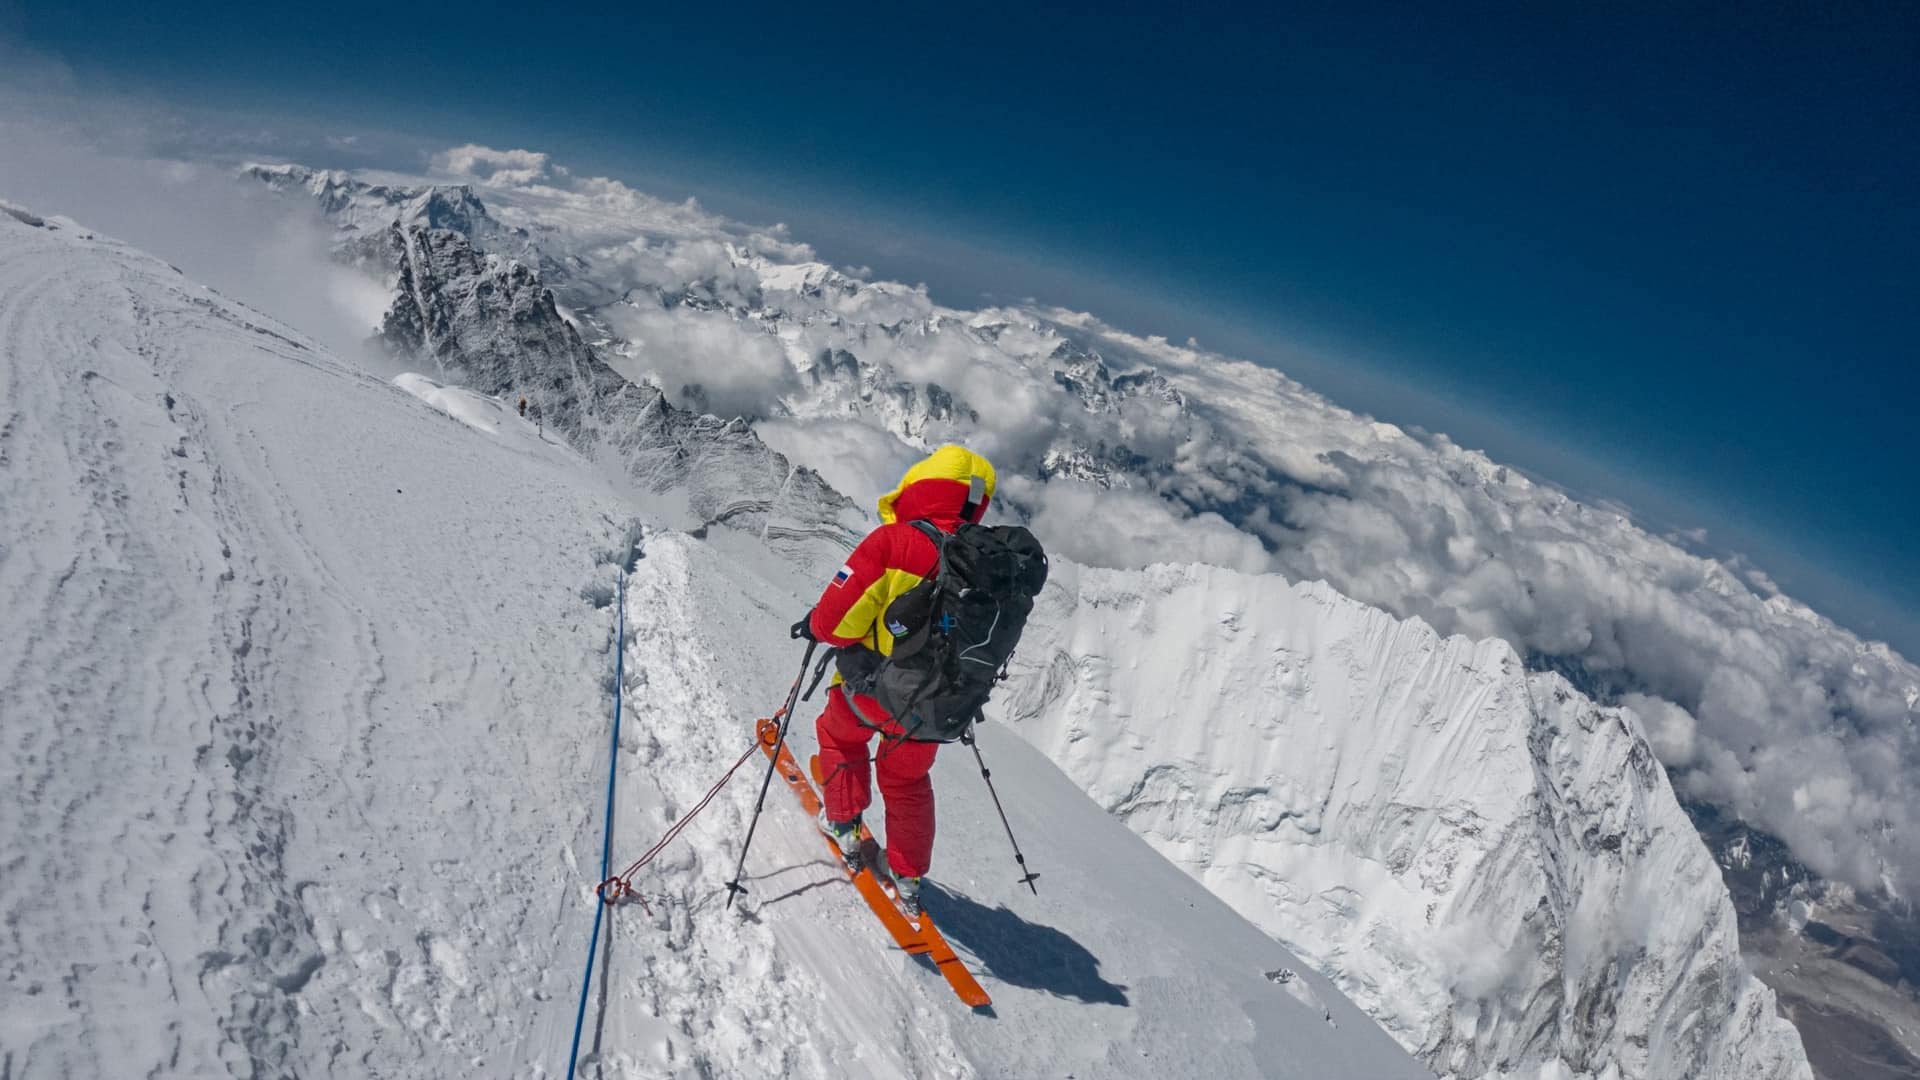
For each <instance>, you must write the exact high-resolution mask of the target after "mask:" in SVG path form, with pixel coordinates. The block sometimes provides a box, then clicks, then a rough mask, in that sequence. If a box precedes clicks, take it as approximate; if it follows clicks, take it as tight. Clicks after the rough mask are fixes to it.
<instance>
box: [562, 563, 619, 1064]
mask: <svg viewBox="0 0 1920 1080" xmlns="http://www.w3.org/2000/svg"><path fill="white" fill-rule="evenodd" d="M614 595H615V596H616V597H618V600H617V601H616V602H617V603H618V604H619V605H620V614H619V619H618V626H619V631H618V633H617V635H616V638H615V641H616V644H615V649H614V654H613V745H612V747H611V749H610V750H609V752H608V756H607V819H606V829H605V833H604V835H605V837H606V839H605V840H604V841H602V843H601V845H600V880H601V882H602V883H604V882H605V881H606V880H607V877H608V875H609V874H611V873H612V871H613V866H612V863H613V778H614V775H615V774H616V772H617V771H618V770H617V767H618V765H619V762H620V697H621V694H620V688H621V686H622V684H623V681H624V678H625V674H626V671H625V666H626V657H627V576H626V574H625V573H622V574H621V575H620V581H619V585H618V586H617V588H616V589H615V593H614ZM606 911H607V905H606V903H605V902H604V901H603V900H602V899H601V897H600V896H599V895H598V894H597V893H596V894H595V895H594V898H593V936H592V937H591V938H589V939H587V972H586V974H585V975H583V976H581V977H580V1010H579V1011H578V1012H577V1013H575V1014H574V1017H573V1049H572V1050H571V1051H569V1052H568V1054H567V1076H569V1077H572V1076H574V1075H575V1071H576V1070H577V1069H579V1067H580V1032H581V1030H582V1029H584V1028H585V1027H586V1025H587V991H588V990H590V989H592V988H593V958H594V954H596V953H598V952H599V951H600V919H601V918H602V916H604V915H605V914H606Z"/></svg>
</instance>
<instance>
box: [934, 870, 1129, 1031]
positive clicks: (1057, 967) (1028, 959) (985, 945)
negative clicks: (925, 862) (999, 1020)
mask: <svg viewBox="0 0 1920 1080" xmlns="http://www.w3.org/2000/svg"><path fill="white" fill-rule="evenodd" d="M921 901H922V902H923V903H924V904H926V907H927V914H929V915H931V916H933V921H934V925H936V926H938V927H939V928H940V932H941V933H942V934H943V935H945V936H946V938H947V940H949V941H952V942H953V943H955V944H957V945H964V946H966V948H967V950H968V951H969V952H971V953H973V954H974V956H975V957H977V958H978V959H979V962H980V966H981V967H982V968H983V969H985V972H986V974H988V975H991V976H993V977H994V978H995V979H998V980H999V981H1001V982H1003V983H1006V984H1008V985H1009V986H1024V987H1028V988H1030V989H1034V990H1042V991H1045V992H1046V993H1049V994H1052V995H1054V996H1055V997H1063V998H1073V999H1075V1000H1076V1001H1084V1002H1086V1003H1088V1004H1093V1005H1125V1004H1127V988H1126V987H1124V986H1121V985H1119V984H1117V983H1111V982H1108V981H1107V980H1106V979H1103V978H1101V977H1100V960H1099V958H1098V957H1096V956H1094V955H1093V954H1092V953H1090V952H1088V951H1087V948H1086V946H1084V945H1082V944H1080V943H1079V942H1077V941H1075V940H1073V939H1072V938H1070V937H1068V936H1067V935H1066V934H1064V933H1061V932H1060V931H1058V930H1055V929H1054V928H1053V927H1051V926H1041V925H1040V924H1038V923H1031V922H1028V921H1027V920H1025V919H1023V918H1021V917H1020V916H1018V915H1016V914H1014V913H1013V912H1011V911H1008V910H1007V909H1006V908H1004V907H998V908H989V907H987V906H985V905H984V904H980V903H977V902H975V901H973V900H971V899H969V898H967V897H966V896H963V895H961V894H960V893H955V892H948V891H947V890H945V889H942V888H941V887H940V886H938V885H936V884H934V883H933V882H931V881H929V882H927V883H926V885H925V887H924V891H923V892H922V893H921Z"/></svg>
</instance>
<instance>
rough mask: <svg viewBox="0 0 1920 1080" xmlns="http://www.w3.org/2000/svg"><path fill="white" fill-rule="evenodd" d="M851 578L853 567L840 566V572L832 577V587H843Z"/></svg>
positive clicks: (849, 565)
mask: <svg viewBox="0 0 1920 1080" xmlns="http://www.w3.org/2000/svg"><path fill="white" fill-rule="evenodd" d="M852 576H853V566H852V565H851V564H848V565H846V566H842V567H841V568H840V572H839V573H837V574H835V575H833V587H834V588H836V589H837V588H839V587H840V586H842V585H845V584H846V583H847V579H848V578H850V577H852Z"/></svg>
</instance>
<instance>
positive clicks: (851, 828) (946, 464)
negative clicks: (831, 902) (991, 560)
mask: <svg viewBox="0 0 1920 1080" xmlns="http://www.w3.org/2000/svg"><path fill="white" fill-rule="evenodd" d="M993 490H994V473H993V465H992V464H991V463H990V462H988V461H987V459H986V458H984V457H982V456H981V455H979V454H976V453H974V452H973V451H971V450H968V449H967V448H965V447H963V446H956V445H947V446H942V447H941V448H940V449H938V450H936V451H934V452H933V453H932V454H931V455H930V456H928V457H927V458H926V459H925V460H923V461H921V462H920V463H919V464H917V465H915V466H913V467H912V468H910V469H908V470H907V473H906V475H905V476H903V477H901V479H900V486H898V487H896V488H894V489H893V490H892V491H890V492H888V493H887V494H885V495H882V496H881V497H880V502H879V510H880V520H881V522H882V524H881V526H880V527H879V528H877V529H875V530H874V531H873V532H871V533H869V534H867V538H866V539H865V540H862V541H861V542H860V546H859V547H856V548H855V549H854V551H853V554H852V555H851V556H849V557H848V559H847V562H846V565H845V566H842V567H841V568H840V571H839V573H836V574H835V575H834V576H833V581H832V582H830V583H829V584H828V585H827V587H826V590H825V591H824V592H823V593H821V595H820V600H819V602H818V603H816V604H815V605H814V606H813V611H812V612H810V613H809V615H808V617H807V618H805V619H802V620H800V622H799V623H796V624H795V625H794V627H793V632H794V634H795V635H796V636H799V637H805V638H808V639H809V640H813V641H820V642H824V643H826V644H828V645H832V646H835V647H836V648H838V649H840V650H841V652H840V657H839V669H840V672H841V673H842V675H844V674H846V673H847V672H848V671H850V670H853V671H858V670H859V669H860V668H861V667H862V666H872V665H877V664H878V663H879V662H880V658H881V657H884V656H887V655H889V654H890V653H891V652H892V651H893V644H894V637H895V634H894V633H892V632H889V630H888V628H887V625H886V620H885V619H883V618H882V615H883V614H884V613H885V612H886V610H887V606H888V605H889V604H891V603H893V601H894V600H895V599H896V598H898V597H899V596H901V595H902V594H904V593H906V592H907V591H908V590H909V589H912V588H913V587H914V586H915V585H917V584H919V583H920V582H921V581H923V580H925V579H927V578H929V577H931V576H932V575H933V573H934V571H935V569H937V567H938V566H939V562H940V548H939V545H937V544H936V543H935V542H934V541H933V540H932V539H931V538H930V537H928V536H927V535H926V534H925V533H923V532H922V531H920V529H919V528H917V527H915V526H914V525H912V524H910V523H911V522H914V521H925V522H928V523H930V524H931V525H933V526H934V527H935V528H937V529H939V530H940V531H941V532H943V533H946V534H948V535H952V534H953V532H954V531H955V530H957V529H958V528H959V527H960V525H961V523H962V522H969V521H970V522H974V523H978V522H979V521H980V519H981V517H983V516H984V515H985V514H986V512H987V504H988V503H989V502H991V501H992V499H993ZM903 629H904V628H903ZM815 729H816V731H817V732H818V734H819V738H820V768H821V772H822V774H823V776H824V778H825V785H824V786H825V802H826V821H825V823H824V824H825V826H826V829H827V831H828V832H829V833H830V834H831V835H832V836H833V838H834V841H835V842H836V843H837V844H838V845H839V847H840V851H841V853H842V854H843V855H844V856H845V857H846V860H847V865H848V866H849V867H850V868H852V869H854V870H856V871H857V870H858V869H860V865H861V855H860V823H861V822H860V815H861V814H862V813H863V812H864V811H865V810H866V808H867V807H868V805H869V804H871V803H872V801H873V792H872V779H873V777H872V773H873V772H874V771H877V772H878V773H879V780H880V793H881V795H882V796H883V797H884V799H885V800H886V804H887V865H888V867H889V869H891V870H892V871H893V880H894V883H895V886H896V889H897V892H898V895H899V900H900V906H901V907H902V908H903V909H905V910H906V912H907V914H908V915H909V916H912V917H918V915H919V912H920V879H921V877H922V876H923V875H925V874H926V872H927V866H928V864H929V862H930V861H931V859H932V856H933V781H932V779H931V778H930V777H929V776H928V775H927V774H928V772H929V770H931V769H932V768H933V758H934V754H935V753H936V752H937V751H938V750H939V748H940V744H939V743H938V742H931V741H923V740H921V739H916V738H914V737H913V736H914V734H915V732H913V731H912V730H909V729H906V728H904V727H902V725H901V724H900V723H899V722H898V721H896V720H895V719H894V718H893V717H892V716H890V715H888V713H887V711H886V709H884V708H883V707H881V705H880V703H879V702H878V701H876V700H875V699H874V698H872V697H870V696H868V695H866V694H859V693H855V694H850V693H848V691H847V689H846V687H845V686H844V685H843V680H842V678H841V677H840V676H836V677H835V679H834V685H833V686H832V687H831V688H830V689H829V690H828V691H827V703H826V708H825V709H824V710H823V711H822V712H821V713H820V718H819V720H818V721H817V722H816V724H815ZM876 734H878V735H879V736H880V748H879V750H878V751H877V752H876V753H875V754H874V755H873V757H871V758H869V757H868V754H867V751H868V748H869V744H870V743H871V742H872V740H873V737H874V735H876Z"/></svg>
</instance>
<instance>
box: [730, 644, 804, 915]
mask: <svg viewBox="0 0 1920 1080" xmlns="http://www.w3.org/2000/svg"><path fill="white" fill-rule="evenodd" d="M819 644H820V643H819V642H817V641H809V642H807V655H806V656H804V657H802V658H801V659H800V674H798V675H796V676H794V679H793V689H792V690H789V691H787V703H786V704H785V705H782V706H781V707H780V735H779V738H777V739H776V740H775V741H774V744H773V753H771V754H769V755H767V775H766V776H764V777H762V778H761V780H760V801H759V802H756V803H754V804H753V819H752V820H751V821H749V822H748V823H747V840H746V843H744V844H741V845H740V861H739V862H738V863H736V864H735V865H734V868H733V880H732V881H729V882H727V906H728V907H729V908H731V907H732V906H733V898H734V897H735V896H738V895H739V894H741V893H743V892H746V891H747V887H746V886H745V885H742V884H740V877H741V875H742V874H743V873H744V872H745V871H746V868H747V849H749V848H751V847H752V846H753V832H754V830H755V829H757V828H759V827H760V811H761V809H762V808H763V807H765V806H766V805H767V788H768V786H769V785H771V784H772V783H773V767H774V765H775V764H776V763H777V762H778V761H779V759H780V747H782V746H784V745H786V741H787V725H788V724H790V723H792V722H793V707H794V706H795V705H796V704H798V703H799V701H800V684H801V683H802V682H803V681H805V680H806V677H807V665H809V664H811V663H813V650H814V649H815V648H817V647H818V646H819Z"/></svg>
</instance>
